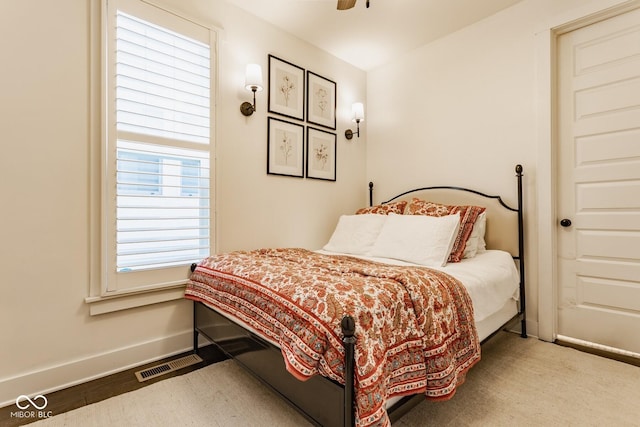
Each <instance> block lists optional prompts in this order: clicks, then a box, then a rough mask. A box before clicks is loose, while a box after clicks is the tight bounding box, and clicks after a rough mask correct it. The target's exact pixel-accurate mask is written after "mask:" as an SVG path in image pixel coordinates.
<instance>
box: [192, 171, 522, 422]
mask: <svg viewBox="0 0 640 427" xmlns="http://www.w3.org/2000/svg"><path fill="white" fill-rule="evenodd" d="M515 171H516V177H517V188H518V199H517V200H518V205H517V207H516V208H512V207H510V206H508V205H507V204H505V203H504V202H503V201H502V199H501V198H500V197H499V196H492V195H488V194H485V193H482V192H479V191H476V190H471V189H468V188H462V187H450V186H438V187H423V188H418V189H414V190H410V191H406V192H404V193H402V194H399V195H397V196H395V197H393V198H391V199H389V200H387V201H385V202H383V203H389V202H392V201H394V200H397V199H399V198H401V197H403V196H407V195H410V194H412V193H416V192H419V191H424V190H452V191H462V192H469V193H474V194H476V195H479V196H481V197H486V198H490V199H496V200H498V202H499V203H500V205H502V206H503V207H504V208H505V209H507V210H509V211H513V212H517V222H518V253H517V255H514V256H513V258H514V259H515V260H517V261H518V262H519V270H520V306H519V310H518V313H517V314H516V315H515V316H514V317H513V318H511V319H510V320H509V321H507V322H506V323H505V324H503V325H502V326H501V327H500V328H498V329H497V330H496V331H495V332H494V333H493V334H491V335H490V336H489V337H487V338H486V339H485V340H484V341H483V343H484V342H486V341H487V340H488V339H490V338H491V337H492V336H493V335H495V334H496V333H497V332H499V331H500V330H502V329H504V328H505V327H507V326H508V325H511V324H512V323H513V322H515V321H516V320H518V319H519V320H520V322H521V333H520V335H521V336H522V337H523V338H526V337H527V330H526V314H525V308H526V305H525V267H524V221H523V207H522V176H523V168H522V166H521V165H517V166H516V168H515ZM369 205H370V206H373V183H372V182H370V183H369ZM195 268H196V264H193V265H192V266H191V270H192V271H193V270H195ZM193 322H194V330H193V349H194V352H195V353H197V352H198V340H199V336H200V335H203V336H204V337H205V338H207V340H209V341H211V342H212V343H214V344H215V345H216V346H217V347H218V348H220V349H221V350H222V351H223V352H224V353H225V354H226V355H227V356H228V357H230V358H232V359H234V360H235V361H236V362H238V363H239V364H240V365H241V366H243V367H244V368H246V369H247V370H248V371H249V372H250V373H252V374H253V375H255V376H256V377H257V378H258V379H259V380H261V381H262V382H263V383H265V384H266V385H268V386H269V387H270V388H272V389H273V390H274V391H275V392H276V393H278V394H280V395H281V396H282V397H283V398H284V399H286V400H287V401H288V402H289V403H291V404H292V405H293V406H294V407H295V408H297V409H298V410H299V411H300V412H301V413H302V415H304V416H305V417H306V418H307V419H308V420H309V421H310V422H312V423H313V424H315V425H320V426H345V427H352V426H354V425H355V401H354V399H355V389H354V378H355V344H356V337H355V328H356V324H355V321H354V319H353V318H352V317H351V316H345V317H344V318H343V319H342V322H341V329H342V334H343V339H342V342H343V345H344V366H345V384H344V385H342V384H340V383H337V382H335V381H333V380H330V379H328V378H325V377H322V376H319V375H317V376H315V377H312V378H310V379H309V380H307V381H304V382H303V381H299V380H298V379H296V378H295V377H293V375H291V374H290V373H289V372H288V371H287V370H286V368H285V364H284V360H283V358H282V354H281V351H280V349H279V348H278V347H277V346H275V345H273V344H271V343H269V342H268V341H266V340H264V339H263V338H261V337H260V336H258V335H256V334H255V333H253V332H251V331H249V330H247V329H245V328H243V327H242V326H240V325H238V324H236V323H234V322H232V321H231V320H229V319H227V318H226V317H225V316H222V315H220V314H219V313H217V312H216V311H215V310H214V309H212V308H210V307H209V306H207V305H205V304H203V303H202V302H196V301H194V310H193ZM422 400H424V396H423V395H422V394H417V395H412V396H405V397H403V398H402V399H400V400H399V401H398V402H397V403H395V404H394V405H393V406H392V407H391V408H388V409H387V413H388V416H389V418H390V420H391V422H394V421H396V420H398V419H399V418H400V417H402V415H404V414H405V413H406V412H408V411H409V410H410V409H411V408H412V407H414V406H415V405H417V404H418V403H420V401H422Z"/></svg>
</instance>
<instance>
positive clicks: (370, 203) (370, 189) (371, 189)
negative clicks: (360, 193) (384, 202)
mask: <svg viewBox="0 0 640 427" xmlns="http://www.w3.org/2000/svg"><path fill="white" fill-rule="evenodd" d="M369 206H373V181H369Z"/></svg>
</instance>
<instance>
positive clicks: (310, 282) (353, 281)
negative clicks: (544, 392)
mask: <svg viewBox="0 0 640 427" xmlns="http://www.w3.org/2000/svg"><path fill="white" fill-rule="evenodd" d="M185 296H186V297H187V298H189V299H193V300H198V301H203V302H205V303H207V304H208V305H210V306H212V307H214V308H215V309H217V310H219V311H221V312H224V313H226V314H227V315H230V316H231V317H235V318H237V319H239V320H241V321H242V322H244V323H246V324H247V325H249V326H251V327H252V328H254V329H255V330H257V331H259V332H260V333H262V334H264V335H265V336H266V337H268V338H269V339H271V340H272V341H273V342H276V343H278V345H279V346H280V348H281V349H282V354H283V356H284V360H285V364H286V366H287V369H288V371H289V372H290V373H291V374H293V375H294V376H296V377H297V378H299V379H301V380H305V379H307V378H309V377H311V376H313V375H317V374H320V375H324V376H325V377H328V378H331V379H333V380H335V381H338V382H340V383H343V384H344V379H343V370H344V361H343V358H344V350H343V346H342V339H341V334H342V332H341V329H340V321H341V319H342V317H343V316H345V315H351V316H352V317H353V318H354V319H355V322H356V338H357V342H356V350H355V355H356V375H355V377H356V378H355V393H356V425H358V426H361V427H364V426H389V425H390V422H389V419H388V417H387V414H386V411H385V408H384V404H385V401H386V399H387V398H389V397H392V396H400V395H408V394H415V393H424V394H425V395H426V397H427V398H432V399H442V400H446V399H448V398H451V397H452V396H453V395H454V393H455V391H456V388H457V386H458V385H460V384H462V382H464V377H465V374H466V372H467V370H468V369H469V368H470V367H471V366H473V365H474V364H475V363H476V362H477V361H479V360H480V343H479V340H478V335H477V332H476V330H475V324H474V321H473V306H472V303H471V299H470V298H469V295H468V294H467V292H466V290H465V288H464V286H463V285H462V284H461V283H460V282H459V281H458V280H456V279H454V278H453V277H451V276H449V275H447V274H445V273H443V272H440V271H437V270H432V269H429V268H425V267H399V266H391V265H386V264H381V263H376V262H372V261H366V260H361V259H358V258H354V257H349V256H339V255H325V254H320V253H317V252H312V251H308V250H305V249H298V248H287V249H261V250H255V251H238V252H231V253H225V254H221V255H215V256H212V257H210V258H208V259H206V260H204V261H203V262H201V263H200V265H198V267H197V268H196V269H195V271H194V272H193V274H192V276H191V280H190V281H189V283H188V284H187V288H186V291H185Z"/></svg>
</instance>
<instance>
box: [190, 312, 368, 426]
mask: <svg viewBox="0 0 640 427" xmlns="http://www.w3.org/2000/svg"><path fill="white" fill-rule="evenodd" d="M194 325H195V328H194V341H193V344H194V352H196V353H197V351H198V336H199V334H202V335H203V336H204V337H206V338H207V339H208V340H209V341H211V342H212V343H214V344H215V345H216V346H217V347H218V348H220V349H221V350H222V351H223V352H224V353H225V354H226V355H227V356H228V357H230V358H233V359H234V360H235V361H236V362H238V363H239V364H240V365H241V366H243V367H244V368H246V369H247V370H248V371H249V372H250V373H252V374H253V375H254V376H255V377H256V378H258V379H259V380H260V381H262V382H263V383H264V384H266V385H268V386H269V387H270V388H271V389H272V390H274V391H275V392H276V393H278V394H279V395H280V396H282V397H283V398H285V399H286V400H287V401H289V402H290V403H291V404H292V405H293V406H294V407H295V408H297V409H298V411H299V412H301V413H302V414H303V415H304V416H305V417H306V418H307V419H308V420H309V421H310V422H312V423H313V424H315V425H319V426H349V427H351V426H354V425H355V406H354V405H355V400H354V398H355V389H354V373H355V357H354V354H355V342H356V338H355V322H354V320H353V318H351V317H350V316H346V317H345V318H343V319H342V323H341V326H342V332H343V336H344V338H343V345H344V348H345V364H344V366H345V378H346V381H345V385H344V386H343V385H341V384H339V383H337V382H335V381H332V380H330V379H328V378H325V377H322V376H320V375H316V376H314V377H312V378H309V379H308V380H306V381H300V380H298V379H297V378H295V377H294V376H293V375H291V374H290V373H289V372H288V371H287V369H286V366H285V363H284V359H283V357H282V353H281V351H280V349H279V348H278V347H276V346H274V345H273V344H271V343H269V342H267V341H265V340H264V339H262V338H261V337H259V336H257V335H256V334H254V333H252V332H250V331H248V330H246V329H245V328H243V327H241V326H239V325H237V324H236V323H234V322H232V321H231V320H229V319H227V318H226V317H224V316H222V315H221V314H219V313H217V312H216V311H215V310H213V309H211V308H210V307H208V306H206V305H205V304H203V303H201V302H194Z"/></svg>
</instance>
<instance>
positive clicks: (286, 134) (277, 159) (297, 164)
mask: <svg viewBox="0 0 640 427" xmlns="http://www.w3.org/2000/svg"><path fill="white" fill-rule="evenodd" d="M267 128H268V131H267V173H268V174H271V175H285V176H294V177H297V178H303V177H304V165H303V163H304V126H303V125H299V124H297V123H291V122H287V121H285V120H280V119H276V118H275V117H269V118H268V122H267Z"/></svg>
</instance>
